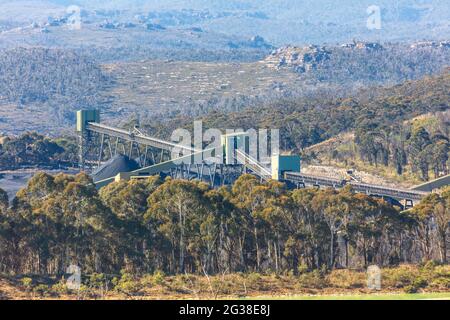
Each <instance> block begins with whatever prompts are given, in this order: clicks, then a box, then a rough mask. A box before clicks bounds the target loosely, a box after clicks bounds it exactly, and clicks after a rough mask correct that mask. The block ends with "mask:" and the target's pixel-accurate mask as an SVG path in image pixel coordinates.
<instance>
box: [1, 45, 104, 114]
mask: <svg viewBox="0 0 450 320" xmlns="http://www.w3.org/2000/svg"><path fill="white" fill-rule="evenodd" d="M109 83H110V79H109V78H108V75H107V74H105V73H103V72H102V70H101V68H100V67H99V65H98V64H96V63H95V62H93V61H92V60H89V59H88V58H86V57H83V56H80V55H78V54H76V53H74V52H72V51H70V50H50V49H43V48H33V49H29V48H27V49H25V48H17V49H14V50H3V51H0V103H2V104H4V103H14V104H17V105H19V106H22V107H26V106H30V105H38V106H39V109H40V111H41V112H42V111H47V112H48V115H49V116H50V114H51V116H52V117H53V122H54V121H55V120H57V121H60V122H62V123H63V122H64V121H67V120H69V119H72V120H73V119H74V115H73V112H74V111H75V110H77V109H78V108H88V107H100V106H101V104H102V103H103V102H104V98H102V97H101V93H102V91H103V90H104V88H105V86H106V85H108V84H109Z"/></svg>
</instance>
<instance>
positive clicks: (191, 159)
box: [77, 110, 448, 208]
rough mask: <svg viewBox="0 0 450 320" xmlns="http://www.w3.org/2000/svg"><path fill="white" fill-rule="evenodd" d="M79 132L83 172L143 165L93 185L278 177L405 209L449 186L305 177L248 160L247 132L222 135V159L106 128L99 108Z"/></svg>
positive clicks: (82, 114)
mask: <svg viewBox="0 0 450 320" xmlns="http://www.w3.org/2000/svg"><path fill="white" fill-rule="evenodd" d="M77 132H78V135H79V149H80V150H79V158H80V160H79V161H80V166H81V168H82V169H84V170H86V169H89V168H91V169H92V168H94V167H99V166H101V165H102V164H104V163H105V160H107V159H108V158H109V159H111V158H113V157H114V156H116V155H118V154H120V155H125V156H127V157H128V158H130V159H136V161H137V162H138V164H139V167H140V169H137V170H133V171H130V172H119V173H117V174H115V175H114V176H111V177H107V178H105V179H102V180H99V181H94V182H95V183H96V185H97V187H98V188H101V187H103V186H106V185H108V184H109V183H111V182H114V181H118V180H123V179H125V180H130V179H144V178H147V177H149V176H153V175H164V176H170V177H173V178H178V179H188V180H192V179H198V180H202V181H206V182H208V183H210V184H211V185H212V186H220V185H227V184H232V183H233V182H234V181H236V179H237V178H238V177H239V176H241V175H242V174H245V173H251V174H253V175H255V176H257V177H259V178H260V179H261V180H262V181H263V180H265V181H267V180H270V179H274V180H279V181H283V182H286V184H287V185H288V186H289V187H291V188H305V187H317V188H334V189H340V188H343V187H344V186H346V185H351V186H352V188H353V190H354V191H356V192H360V193H365V194H368V195H370V196H374V197H382V198H384V199H387V200H389V199H391V200H395V201H397V203H401V205H402V206H403V207H404V208H409V207H412V206H413V205H414V204H416V203H418V202H419V201H420V200H421V199H423V198H424V197H425V196H426V195H428V194H429V193H430V192H431V190H429V189H430V188H431V187H432V186H435V185H439V186H441V185H442V184H443V183H444V184H445V183H446V184H447V185H448V177H444V179H442V178H441V179H438V180H437V182H435V183H433V182H430V183H427V184H424V185H422V186H418V187H417V188H412V189H409V190H408V189H399V188H390V187H385V186H379V185H370V184H364V183H361V182H359V181H356V180H355V179H353V180H352V181H348V180H339V179H333V178H328V177H320V176H314V175H308V174H303V173H301V170H300V157H299V156H292V155H278V154H275V155H272V156H271V157H269V159H270V161H269V162H270V163H269V164H263V163H262V162H261V161H260V159H256V158H254V157H252V156H250V155H249V154H250V152H249V149H248V144H249V142H248V136H246V134H245V133H234V134H230V135H223V136H222V137H221V140H222V141H221V146H222V147H221V148H223V154H222V155H220V156H219V155H216V154H215V151H214V149H205V150H198V149H195V148H194V147H191V146H183V145H180V144H176V143H173V142H168V141H164V140H161V139H158V138H154V137H151V136H148V135H146V134H144V133H142V132H141V131H140V130H139V128H136V127H135V128H133V129H132V130H124V129H119V128H114V127H111V126H107V125H105V124H102V123H100V113H99V111H98V110H82V111H78V112H77ZM174 154H175V156H174ZM257 154H259V153H257ZM199 160H200V161H199Z"/></svg>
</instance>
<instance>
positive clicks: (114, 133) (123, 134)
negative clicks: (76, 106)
mask: <svg viewBox="0 0 450 320" xmlns="http://www.w3.org/2000/svg"><path fill="white" fill-rule="evenodd" d="M86 129H87V130H88V131H91V132H95V133H99V134H104V135H108V136H110V137H115V138H118V139H122V140H125V141H128V142H134V143H137V144H142V145H145V146H149V147H153V148H157V149H160V150H167V151H172V150H173V149H175V148H177V149H179V150H180V151H189V152H195V151H196V150H195V149H194V148H191V147H186V146H182V145H179V144H176V143H173V142H168V141H164V140H161V139H156V138H153V137H149V136H146V135H144V134H142V133H140V132H137V133H134V132H130V131H127V130H123V129H118V128H113V127H110V126H106V125H104V124H100V123H94V122H90V123H88V124H87V125H86Z"/></svg>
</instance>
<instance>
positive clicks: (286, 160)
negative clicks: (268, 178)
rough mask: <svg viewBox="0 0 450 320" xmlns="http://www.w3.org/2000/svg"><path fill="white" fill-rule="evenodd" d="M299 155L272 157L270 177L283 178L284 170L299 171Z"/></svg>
mask: <svg viewBox="0 0 450 320" xmlns="http://www.w3.org/2000/svg"><path fill="white" fill-rule="evenodd" d="M300 161H301V159H300V156H298V155H276V156H273V157H272V179H274V180H280V179H283V177H284V173H285V172H300V168H301V166H300Z"/></svg>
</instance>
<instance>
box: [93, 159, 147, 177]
mask: <svg viewBox="0 0 450 320" xmlns="http://www.w3.org/2000/svg"><path fill="white" fill-rule="evenodd" d="M137 169H139V165H138V163H137V162H136V161H135V160H133V159H130V158H128V157H127V156H123V155H117V156H115V157H113V158H111V160H109V161H108V162H105V163H104V164H103V165H102V166H100V167H99V168H97V169H96V170H94V172H92V179H93V180H94V182H97V181H101V180H105V179H108V178H111V177H115V176H116V175H118V174H119V173H121V172H130V171H134V170H137Z"/></svg>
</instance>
